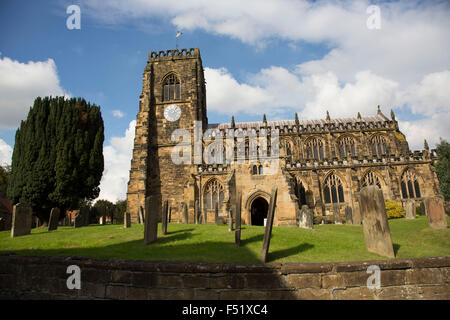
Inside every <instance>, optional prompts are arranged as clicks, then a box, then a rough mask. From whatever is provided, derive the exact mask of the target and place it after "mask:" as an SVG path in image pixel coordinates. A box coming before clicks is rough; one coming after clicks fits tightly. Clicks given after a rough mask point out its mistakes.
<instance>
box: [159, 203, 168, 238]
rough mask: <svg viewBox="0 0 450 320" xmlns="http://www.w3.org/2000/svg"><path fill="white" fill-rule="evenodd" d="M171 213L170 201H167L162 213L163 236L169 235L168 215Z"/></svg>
mask: <svg viewBox="0 0 450 320" xmlns="http://www.w3.org/2000/svg"><path fill="white" fill-rule="evenodd" d="M168 213H169V201H168V200H165V201H164V205H163V209H162V213H161V231H162V234H167V218H168V217H167V215H168Z"/></svg>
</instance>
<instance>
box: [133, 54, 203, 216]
mask: <svg viewBox="0 0 450 320" xmlns="http://www.w3.org/2000/svg"><path fill="white" fill-rule="evenodd" d="M194 121H201V122H202V127H203V128H206V127H207V124H208V119H207V116H206V88H205V80H204V74H203V66H202V60H201V57H200V51H199V49H198V48H192V49H182V50H167V51H159V52H151V53H149V59H148V62H147V66H146V67H145V70H144V75H143V85H142V93H141V95H140V97H139V112H138V114H137V117H136V134H135V138H134V149H133V158H132V161H131V169H130V180H129V182H128V191H127V212H129V213H130V214H131V220H132V222H137V221H138V209H139V206H142V208H145V198H146V197H147V196H149V195H155V196H156V197H157V198H158V199H159V201H158V203H159V206H160V208H161V206H162V202H163V201H165V200H168V201H169V205H170V206H171V207H172V208H179V207H180V206H181V203H182V202H183V201H185V200H184V192H185V190H186V189H187V188H188V187H187V186H188V185H189V181H190V179H191V172H192V170H193V168H194V166H193V165H189V164H179V165H176V164H174V163H173V161H172V157H171V154H172V150H173V148H174V146H175V145H177V144H178V143H179V141H171V135H172V132H174V130H176V129H186V130H188V131H189V132H190V133H191V141H194V133H193V128H194ZM191 154H192V155H193V147H192V152H191ZM191 187H192V188H193V189H195V187H194V186H193V185H192V183H191ZM192 191H194V190H192ZM188 205H189V207H190V208H192V207H193V206H192V204H188ZM192 210H193V208H192ZM189 211H191V210H189ZM160 212H161V210H159V212H158V216H159V215H160Z"/></svg>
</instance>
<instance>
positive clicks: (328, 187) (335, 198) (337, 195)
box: [323, 174, 345, 203]
mask: <svg viewBox="0 0 450 320" xmlns="http://www.w3.org/2000/svg"><path fill="white" fill-rule="evenodd" d="M323 198H324V201H325V203H342V202H344V201H345V200H344V188H343V186H342V181H341V179H339V177H337V176H336V175H334V174H331V175H329V176H328V178H327V179H326V180H325V182H324V186H323Z"/></svg>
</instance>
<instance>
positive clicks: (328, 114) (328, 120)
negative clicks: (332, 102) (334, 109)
mask: <svg viewBox="0 0 450 320" xmlns="http://www.w3.org/2000/svg"><path fill="white" fill-rule="evenodd" d="M330 120H331V118H330V113H329V112H328V110H327V122H330Z"/></svg>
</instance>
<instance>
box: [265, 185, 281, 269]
mask: <svg viewBox="0 0 450 320" xmlns="http://www.w3.org/2000/svg"><path fill="white" fill-rule="evenodd" d="M276 206H277V187H274V188H272V194H271V195H270V204H269V212H268V214H267V224H266V231H265V233H264V240H263V246H262V252H261V261H262V262H263V263H264V262H266V260H267V254H268V253H269V246H270V238H271V236H272V226H273V218H274V217H275V208H276Z"/></svg>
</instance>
